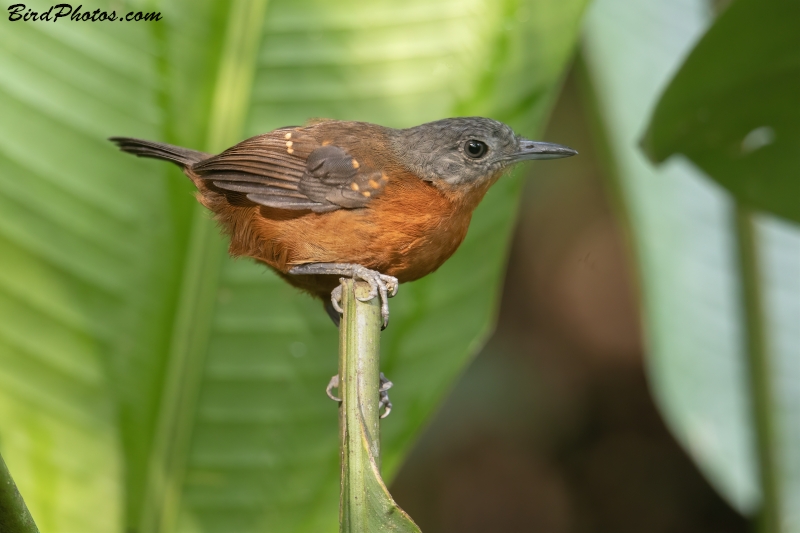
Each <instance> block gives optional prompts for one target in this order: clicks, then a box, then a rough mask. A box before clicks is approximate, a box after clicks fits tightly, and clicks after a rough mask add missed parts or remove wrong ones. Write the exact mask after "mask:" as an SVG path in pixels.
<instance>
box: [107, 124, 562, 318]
mask: <svg viewBox="0 0 800 533" xmlns="http://www.w3.org/2000/svg"><path fill="white" fill-rule="evenodd" d="M112 141H114V142H116V143H117V144H118V145H119V146H120V148H121V149H123V150H125V151H128V152H131V153H134V154H136V155H140V156H144V157H154V158H158V159H165V160H169V161H172V162H175V163H177V164H179V165H180V166H181V167H182V168H183V171H184V173H185V174H186V175H187V176H188V177H189V178H190V179H191V180H192V182H193V183H194V184H195V186H196V187H197V190H198V194H197V197H198V200H199V201H200V202H201V203H202V204H203V205H204V206H205V207H207V208H208V209H209V210H211V211H212V212H213V213H214V214H215V218H216V220H217V221H218V222H219V223H220V225H221V226H222V227H223V228H224V230H225V231H226V233H227V234H228V235H229V237H230V253H231V255H234V256H248V257H252V258H254V259H256V260H258V261H260V262H262V263H264V264H266V265H268V266H269V267H271V268H272V269H274V270H275V271H276V272H278V274H280V275H281V276H282V277H283V278H284V279H285V280H287V281H288V282H289V283H291V284H292V285H294V286H295V287H298V288H300V289H302V290H305V291H307V292H309V293H311V294H312V295H314V296H317V297H319V298H321V299H322V300H323V302H326V301H327V300H328V297H329V294H330V293H331V291H332V290H333V289H335V288H336V287H337V286H338V283H339V281H338V278H339V277H340V276H339V275H334V274H310V275H296V274H292V273H290V270H291V269H292V268H294V267H298V266H300V265H310V264H318V263H323V264H327V263H337V264H341V263H347V264H353V265H360V266H363V267H366V268H367V269H370V270H374V271H377V272H379V273H381V274H384V275H388V276H394V277H396V278H397V280H398V281H399V282H400V283H403V282H406V281H413V280H416V279H419V278H421V277H423V276H425V275H427V274H429V273H431V272H433V271H434V270H436V269H437V268H439V267H440V266H441V265H442V264H443V263H444V262H445V261H446V260H447V259H448V258H449V257H450V256H451V255H452V254H453V253H454V252H455V251H456V249H457V248H458V246H459V245H460V244H461V242H462V241H463V240H464V237H465V236H466V234H467V229H468V227H469V222H470V219H471V217H472V212H473V210H474V209H475V207H476V206H477V205H478V203H479V202H480V201H481V199H482V198H483V196H484V194H486V191H487V190H488V189H489V187H490V186H491V185H492V184H493V183H494V182H495V181H496V180H497V179H498V178H499V177H500V175H501V174H502V173H503V171H504V170H505V169H506V168H507V167H508V166H509V165H510V164H512V163H514V162H516V161H519V160H521V159H533V158H542V157H564V156H566V155H572V154H574V153H575V152H574V151H572V150H570V149H568V148H564V147H561V146H558V145H551V144H547V143H533V142H531V141H526V140H524V139H521V138H519V137H517V136H516V135H514V133H513V132H512V131H511V129H510V128H508V127H507V126H505V125H504V124H501V123H499V122H496V121H493V120H490V119H482V118H461V119H446V120H442V121H438V122H434V123H430V124H424V125H422V126H418V127H416V128H410V129H407V130H394V129H391V128H385V127H382V126H377V125H374V124H367V123H360V122H340V121H318V122H315V123H312V124H310V125H307V126H305V127H289V128H281V129H277V130H274V131H272V132H269V133H265V134H263V135H259V136H256V137H253V138H250V139H247V140H245V141H243V142H241V143H239V144H237V145H236V146H234V147H232V148H230V149H228V150H226V151H225V152H222V153H221V154H219V155H216V156H210V155H208V154H204V153H202V152H196V151H193V150H188V149H185V148H179V147H174V146H170V145H166V144H162V143H155V142H150V141H141V140H137V139H129V138H124V137H123V138H120V137H117V138H112ZM481 152H482V153H481ZM329 312H330V309H329ZM387 313H388V309H387ZM332 316H333V315H332ZM334 318H335V317H334Z"/></svg>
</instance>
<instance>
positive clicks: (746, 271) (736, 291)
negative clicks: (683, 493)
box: [584, 0, 800, 532]
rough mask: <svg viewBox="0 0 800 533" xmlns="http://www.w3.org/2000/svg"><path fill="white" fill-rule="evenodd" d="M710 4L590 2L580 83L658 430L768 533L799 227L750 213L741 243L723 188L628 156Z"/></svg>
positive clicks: (793, 347) (682, 168) (780, 475)
mask: <svg viewBox="0 0 800 533" xmlns="http://www.w3.org/2000/svg"><path fill="white" fill-rule="evenodd" d="M707 9H708V8H707V6H706V4H705V2H702V1H696V0H681V1H678V2H659V1H656V0H649V1H647V2H642V3H639V4H637V5H636V6H632V5H631V4H630V3H628V2H624V1H622V0H598V1H597V2H596V3H595V4H594V5H593V6H592V9H591V10H590V12H589V14H588V16H587V26H586V30H587V31H586V41H585V46H584V54H585V58H586V63H587V74H588V76H589V80H588V81H589V84H590V85H591V86H592V87H593V89H594V93H593V95H594V99H595V104H596V110H597V113H598V118H599V119H600V122H601V125H602V129H603V131H604V132H605V134H606V139H607V144H608V149H609V156H610V158H611V159H612V160H613V167H614V168H613V170H614V172H613V173H612V174H613V177H614V180H613V182H612V186H613V187H614V189H615V191H616V192H617V194H618V196H619V199H620V200H621V201H622V203H623V205H624V206H625V212H626V215H627V217H628V221H629V230H630V236H631V241H632V244H633V248H634V251H635V257H636V259H637V261H638V269H639V276H640V284H641V287H642V305H643V311H644V318H645V329H646V331H647V340H648V352H649V353H648V359H647V364H648V370H649V374H650V381H651V386H652V388H653V392H654V395H655V397H656V400H657V402H658V403H659V405H660V407H661V410H662V413H663V414H664V417H665V419H666V422H667V424H668V425H669V426H670V427H671V429H672V431H673V433H674V434H675V436H676V437H677V438H678V440H679V441H680V442H681V443H682V444H683V445H684V447H685V448H686V450H687V451H688V452H689V454H690V455H691V456H692V457H693V458H694V459H695V461H696V462H697V464H698V466H699V467H700V469H701V470H702V471H703V472H704V473H705V475H706V476H707V477H708V479H709V480H710V481H711V483H712V484H713V485H714V486H715V487H716V488H717V489H718V490H719V491H720V493H721V494H722V495H723V496H724V497H726V498H727V500H728V501H729V502H730V503H731V504H732V505H734V506H735V507H736V508H738V509H739V510H740V511H742V512H744V513H746V514H751V515H753V514H755V513H757V512H758V511H759V510H764V511H765V512H766V514H769V513H770V512H774V514H775V516H774V517H773V518H775V519H776V523H777V525H775V529H769V527H767V526H763V527H764V529H763V530H764V531H782V532H796V531H800V504H799V503H798V502H800V467H798V465H800V431H798V420H800V409H799V408H798V406H800V396H798V391H800V389H798V387H797V383H798V378H799V377H800V343H798V340H800V339H798V332H800V328H798V322H797V317H798V316H800V315H798V311H797V306H798V302H800V286H799V285H798V283H797V279H798V276H797V272H798V271H799V270H798V257H800V231H799V230H798V228H797V226H795V225H793V224H788V223H785V222H779V221H776V220H775V219H772V218H768V217H764V216H755V217H754V218H753V220H752V222H748V224H753V228H752V230H748V231H751V232H752V239H751V241H752V242H748V239H745V237H746V235H745V234H744V233H745V232H744V231H742V230H741V228H742V224H741V221H740V220H739V223H737V219H739V218H740V216H741V215H740V211H741V209H740V208H738V207H737V205H736V203H735V201H734V199H733V198H732V197H731V196H730V195H728V194H727V193H726V191H724V190H723V189H721V188H720V187H718V186H717V185H716V184H715V183H713V182H712V181H710V180H709V179H708V177H707V176H705V175H704V174H703V172H702V171H701V170H699V169H698V168H697V167H695V166H693V165H692V164H691V163H690V162H688V161H687V160H686V159H684V158H681V157H677V158H673V159H671V160H669V161H668V162H667V163H666V164H664V165H662V166H661V167H659V168H656V167H654V166H653V165H652V164H651V163H650V162H649V161H648V160H647V159H645V157H644V155H643V154H642V153H641V152H640V151H639V149H638V147H637V144H638V139H639V136H640V134H641V131H642V130H643V128H644V127H645V126H646V120H647V118H648V115H649V114H650V110H651V109H652V107H653V106H654V105H655V103H656V101H657V97H658V95H659V94H660V93H661V92H662V90H663V87H664V86H665V85H666V84H667V83H668V81H669V79H670V77H671V75H672V73H673V72H674V71H675V70H677V69H678V68H679V67H680V62H681V60H682V58H683V57H684V56H685V55H686V54H687V52H688V51H689V50H690V48H691V47H692V45H693V44H694V42H695V41H696V40H697V39H698V38H699V37H700V35H701V34H702V33H703V31H704V29H705V27H706V25H707V24H708V22H709V18H710V17H709V13H708V12H707ZM731 9H733V8H731ZM665 21H669V23H668V24H666V23H665ZM703 42H705V41H701V45H700V46H702V43H703ZM742 259H743V260H744V263H743V262H742V261H741V260H742ZM748 287H749V288H748ZM748 293H749V295H748ZM758 302H760V304H759V303H758ZM747 304H749V307H748V306H747ZM759 331H761V332H763V339H760V338H759V335H758V332H759ZM760 340H763V343H760V342H759V341H760ZM758 344H761V346H760V347H758V346H756V348H758V349H757V350H754V349H753V348H754V345H758ZM748 352H750V353H748ZM765 421H766V422H767V424H766V426H768V427H771V429H767V430H765V429H764V427H765V424H764V422H765ZM769 457H772V458H773V460H765V459H766V458H769ZM770 509H772V511H770ZM763 523H764V524H767V523H768V522H763ZM773 525H774V524H773Z"/></svg>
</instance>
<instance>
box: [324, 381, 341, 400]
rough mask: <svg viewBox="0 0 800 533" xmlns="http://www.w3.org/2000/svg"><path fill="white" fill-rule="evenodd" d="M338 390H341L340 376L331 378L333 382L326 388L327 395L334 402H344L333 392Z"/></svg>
mask: <svg viewBox="0 0 800 533" xmlns="http://www.w3.org/2000/svg"><path fill="white" fill-rule="evenodd" d="M338 388H339V374H336V375H334V376H333V377H331V380H330V381H329V382H328V386H327V387H325V394H327V395H328V398H330V399H331V400H333V401H334V402H341V401H342V399H341V398H337V397H336V396H334V395H333V393H332V392H331V391H332V390H333V389H338Z"/></svg>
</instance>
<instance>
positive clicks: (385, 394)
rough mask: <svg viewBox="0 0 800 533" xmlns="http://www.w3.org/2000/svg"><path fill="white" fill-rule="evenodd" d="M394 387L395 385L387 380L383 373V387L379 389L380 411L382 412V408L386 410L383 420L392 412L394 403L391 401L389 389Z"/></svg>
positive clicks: (382, 416)
mask: <svg viewBox="0 0 800 533" xmlns="http://www.w3.org/2000/svg"><path fill="white" fill-rule="evenodd" d="M392 385H394V383H392V382H391V381H389V380H388V379H386V376H384V375H383V372H381V386H380V388H379V389H378V411H380V410H381V407H383V409H384V411H383V414H382V415H381V418H386V417H387V416H389V413H391V412H392V402H391V401H389V389H391V388H392Z"/></svg>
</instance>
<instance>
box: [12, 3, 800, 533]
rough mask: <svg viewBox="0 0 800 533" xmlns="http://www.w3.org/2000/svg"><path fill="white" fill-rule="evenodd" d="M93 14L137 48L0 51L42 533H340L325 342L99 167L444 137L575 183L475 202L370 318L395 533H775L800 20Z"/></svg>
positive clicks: (302, 315)
mask: <svg viewBox="0 0 800 533" xmlns="http://www.w3.org/2000/svg"><path fill="white" fill-rule="evenodd" d="M28 7H29V8H31V9H33V10H35V11H39V12H41V11H44V10H47V9H48V8H49V7H50V4H47V3H44V2H35V3H29V4H28ZM73 7H76V6H73ZM95 9H102V10H108V11H111V10H115V11H116V13H118V14H119V13H123V14H124V13H126V12H128V11H139V10H141V11H146V12H147V11H159V12H160V13H161V15H162V20H160V21H158V22H117V21H115V22H94V23H93V22H79V21H70V20H65V19H62V20H60V21H58V22H55V23H54V22H43V21H36V22H34V21H27V22H25V21H17V22H10V21H8V20H3V21H0V24H2V30H1V31H0V116H1V117H2V122H1V123H0V453H2V456H3V458H4V459H5V461H6V463H7V464H8V467H9V469H10V471H11V472H12V474H13V475H14V478H15V481H16V482H17V484H18V486H19V489H20V491H21V492H22V494H23V496H24V497H25V499H26V502H27V504H28V506H29V508H30V510H31V513H32V514H33V516H34V518H35V520H36V522H37V524H38V526H39V528H40V529H41V531H42V532H43V533H44V532H46V533H50V532H65V533H73V532H75V533H92V532H101V531H102V532H115V531H119V532H136V533H153V532H172V531H180V532H203V533H206V532H208V533H211V532H231V531H237V532H239V531H241V532H250V531H252V532H257V531H258V532H262V531H263V532H280V531H293V532H294V531H297V532H300V531H314V532H317V531H335V530H336V529H337V515H338V509H337V505H338V502H337V500H338V453H337V446H338V439H337V436H336V435H337V433H336V432H337V417H336V408H335V404H333V403H332V402H330V401H329V400H327V399H326V397H325V396H324V393H323V390H324V387H325V384H326V383H327V381H328V379H329V377H330V376H331V375H333V374H334V373H335V372H336V361H337V357H336V353H335V352H336V346H337V344H336V330H335V329H334V328H333V327H331V325H330V322H329V319H328V318H327V316H326V315H325V313H323V312H322V309H321V308H320V306H319V304H318V302H314V301H311V300H310V299H309V298H307V297H306V296H304V295H301V294H299V293H297V292H296V291H294V290H293V289H291V288H289V287H287V286H285V285H284V284H283V283H282V282H281V281H280V280H279V279H278V278H277V277H275V276H274V275H272V274H271V273H269V272H266V271H265V270H264V269H263V268H261V267H259V266H257V265H255V264H254V263H252V262H251V261H249V260H235V261H234V260H231V259H229V258H228V257H227V254H226V250H225V246H226V245H225V242H224V240H223V239H222V238H221V237H220V236H219V235H218V231H217V229H216V228H215V227H214V225H213V223H211V222H210V220H209V217H208V215H207V214H206V213H204V212H203V211H202V210H201V209H199V207H198V206H197V205H196V202H195V200H194V198H193V196H192V191H191V187H190V185H189V183H188V182H187V180H186V179H185V178H184V177H183V176H182V175H180V173H179V172H178V171H177V170H176V169H174V168H168V167H167V165H165V164H163V163H159V162H154V161H146V160H139V159H135V158H132V157H129V156H126V155H124V154H120V153H118V152H117V151H115V149H114V148H113V147H112V146H111V144H110V143H108V142H107V141H106V140H105V139H106V138H107V137H108V136H111V135H127V136H139V137H143V138H149V139H154V140H161V141H166V142H171V143H175V144H180V145H185V146H189V147H192V148H196V149H202V150H206V151H209V152H215V151H219V150H221V149H224V148H225V147H227V146H229V145H231V144H233V143H235V142H237V141H238V140H241V139H243V138H245V137H248V136H250V135H254V134H256V133H260V132H263V131H268V130H270V129H273V128H275V127H279V126H284V125H287V124H300V123H303V122H304V121H305V120H307V119H308V118H311V117H329V118H338V119H349V120H367V121H371V122H377V123H381V124H384V125H388V126H393V127H406V126H412V125H416V124H418V123H422V122H425V121H428V120H435V119H438V118H442V117H445V116H457V115H483V116H491V117H493V118H496V119H499V120H503V121H505V122H507V123H509V124H511V125H512V126H513V127H514V128H515V130H516V131H517V132H518V133H520V134H523V135H525V136H527V137H532V138H539V139H541V140H546V141H550V142H558V143H562V144H567V145H569V146H572V147H574V148H576V149H577V150H578V151H579V152H580V154H581V155H580V157H576V158H571V159H569V160H562V161H551V162H538V163H532V164H529V165H526V166H524V167H523V168H520V169H518V170H517V171H516V172H515V173H514V175H512V176H510V177H507V178H504V179H503V180H501V181H500V182H499V183H498V184H497V185H495V186H494V188H493V190H492V191H490V193H489V195H487V198H486V199H485V200H484V202H483V204H482V205H481V206H480V207H479V209H478V211H477V212H476V214H475V217H474V219H473V223H472V226H471V228H470V232H469V235H468V237H467V240H466V241H465V243H464V244H463V246H462V247H461V249H460V250H459V251H458V252H457V254H456V255H455V256H454V257H453V258H452V259H451V260H450V261H449V262H448V263H447V264H446V265H445V266H444V267H442V268H441V269H440V270H439V271H438V272H436V273H435V274H433V275H431V276H429V277H428V278H425V279H424V280H420V281H418V282H415V283H413V284H409V285H404V286H403V287H402V288H401V290H400V293H399V295H398V297H397V298H395V299H394V300H393V301H392V323H391V326H390V327H389V329H388V330H387V331H386V332H385V334H384V335H383V338H382V368H383V370H384V372H386V374H387V375H388V376H389V378H390V379H392V381H393V382H394V383H395V388H394V389H392V400H393V402H394V404H395V410H394V411H393V412H392V415H391V416H390V417H389V418H388V419H387V420H385V421H384V422H383V423H382V424H383V425H382V430H383V435H382V440H383V453H384V456H383V470H384V472H383V473H384V477H385V478H386V479H387V480H394V481H393V483H392V487H391V489H392V492H393V493H394V495H395V498H396V500H397V501H398V503H399V504H400V506H401V507H403V508H404V509H405V510H406V511H408V512H409V514H410V515H411V516H412V517H413V518H415V520H417V522H418V524H419V525H420V526H421V528H422V530H423V531H426V532H435V531H441V532H444V531H447V532H450V531H452V532H455V531H458V532H469V531H487V530H491V531H545V532H598V531H608V532H615V533H616V532H627V531H631V532H633V531H652V532H661V531H663V532H671V531H682V532H683V531H697V532H706V531H708V532H712V531H713V532H720V531H726V532H727V531H731V532H734V531H736V532H738V531H751V530H757V531H761V532H765V533H767V532H769V533H772V532H781V533H796V532H800V232H799V231H798V227H797V222H798V221H800V194H798V183H800V159H798V154H800V145H799V144H798V142H800V141H799V140H800V116H798V113H800V97H798V94H800V3H798V2H796V0H735V1H733V2H710V1H707V0H670V1H666V0H640V1H638V2H630V1H628V0H594V1H593V2H587V1H585V0H559V1H555V0H501V1H496V2H488V1H485V0H464V1H424V0H410V1H407V2H403V3H402V4H399V3H396V2H389V1H377V2H368V3H367V2H358V1H355V0H346V1H342V2H336V3H329V2H323V1H321V0H292V1H289V0H271V1H268V0H235V1H233V2H217V1H212V0H201V1H194V2H189V1H186V0H163V1H153V2H107V3H105V2H98V3H96V4H93V5H91V6H90V5H88V4H86V5H84V8H83V10H84V11H89V12H91V11H94V10H95ZM648 157H649V158H648ZM517 215H519V216H517ZM495 326H496V331H495ZM487 340H488V343H487ZM476 355H477V358H475V356H476Z"/></svg>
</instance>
